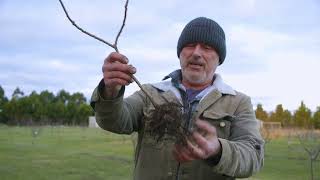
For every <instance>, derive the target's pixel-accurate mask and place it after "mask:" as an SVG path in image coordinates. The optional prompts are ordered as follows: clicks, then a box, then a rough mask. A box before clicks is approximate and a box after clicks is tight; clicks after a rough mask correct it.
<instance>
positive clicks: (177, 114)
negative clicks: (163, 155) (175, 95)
mask: <svg viewBox="0 0 320 180" xmlns="http://www.w3.org/2000/svg"><path fill="white" fill-rule="evenodd" d="M147 123H148V130H147V132H148V133H149V134H150V135H151V136H152V137H153V138H154V139H155V140H156V142H161V141H164V140H168V139H170V140H173V141H174V142H175V143H178V144H184V145H186V144H187V137H188V135H189V134H190V133H189V131H188V129H187V128H185V121H184V115H183V112H182V106H181V105H180V104H177V103H173V102H167V103H165V104H161V105H158V106H157V107H156V108H155V110H154V111H153V112H152V115H151V118H150V119H148V121H147Z"/></svg>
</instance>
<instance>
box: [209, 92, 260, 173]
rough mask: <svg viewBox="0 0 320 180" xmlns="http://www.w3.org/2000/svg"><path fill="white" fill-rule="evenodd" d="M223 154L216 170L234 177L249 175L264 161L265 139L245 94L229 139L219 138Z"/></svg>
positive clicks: (236, 113)
mask: <svg viewBox="0 0 320 180" xmlns="http://www.w3.org/2000/svg"><path fill="white" fill-rule="evenodd" d="M219 140H220V143H221V145H222V154H221V159H220V161H219V163H218V164H217V165H216V166H214V167H213V169H214V171H216V172H218V173H221V174H225V175H228V176H232V177H238V178H243V177H249V176H251V175H252V174H254V173H256V172H258V171H259V170H260V169H261V168H262V166H263V163H264V141H263V139H262V137H261V135H260V132H259V124H258V121H257V120H256V117H255V113H254V111H253V108H252V104H251V100H250V98H249V97H248V96H243V98H242V99H241V100H240V103H239V106H238V107H237V109H236V112H235V119H234V120H233V122H232V124H231V135H230V138H229V139H228V140H226V139H221V138H220V139H219Z"/></svg>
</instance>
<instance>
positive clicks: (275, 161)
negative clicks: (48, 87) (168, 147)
mask: <svg viewBox="0 0 320 180" xmlns="http://www.w3.org/2000/svg"><path fill="white" fill-rule="evenodd" d="M36 130H37V129H34V130H32V128H28V127H8V126H0V179H1V180H12V179H15V180H20V179H21V180H22V179H23V180H25V179H26V180H28V179H30V180H31V179H32V180H37V179H41V180H49V179H55V180H58V179H67V180H69V179H70V180H86V179H88V180H89V179H90V180H91V179H97V180H99V179H106V180H114V179H117V180H125V179H132V178H131V177H132V171H133V146H132V141H131V138H130V136H124V135H116V134H112V133H109V132H106V131H103V130H101V129H98V128H80V127H42V128H40V129H38V130H37V132H38V133H34V132H35V131H36ZM35 134H36V135H35ZM290 146H291V148H290V149H289V148H288V143H287V140H286V139H285V138H280V139H277V140H272V141H271V142H270V143H268V144H267V146H266V156H265V166H264V168H263V170H262V171H261V172H260V173H258V174H257V175H255V176H253V177H252V178H250V179H251V180H260V179H262V180H264V179H265V180H269V179H270V180H271V179H272V180H274V179H297V180H305V179H310V175H309V174H310V173H309V161H308V160H307V159H306V158H307V157H308V156H307V155H306V154H305V152H304V151H303V150H302V149H301V148H298V147H299V143H298V142H295V143H293V144H291V145H290ZM292 147H294V148H292ZM295 147H297V148H295ZM318 159H320V158H318ZM319 164H320V162H319V160H318V161H317V162H316V164H315V176H316V177H317V179H320V165H319Z"/></svg>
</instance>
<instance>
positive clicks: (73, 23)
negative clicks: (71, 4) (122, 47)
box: [59, 0, 118, 52]
mask: <svg viewBox="0 0 320 180" xmlns="http://www.w3.org/2000/svg"><path fill="white" fill-rule="evenodd" d="M59 2H60V4H61V6H62V8H63V11H64V13H65V14H66V16H67V18H68V20H69V21H70V22H71V24H72V25H73V26H75V27H76V28H77V29H79V30H80V31H81V32H83V33H85V34H87V35H88V36H91V37H93V38H94V39H96V40H98V41H101V42H103V43H105V44H107V45H108V46H110V47H112V48H113V49H115V50H116V51H117V49H118V48H117V47H116V46H115V45H113V44H111V43H109V42H107V41H106V40H104V39H102V38H99V37H97V36H96V35H94V34H91V33H89V32H87V31H85V30H84V29H82V28H81V27H79V26H78V25H77V24H76V23H75V22H74V21H73V20H72V19H71V18H70V16H69V14H68V11H67V9H66V8H65V6H64V4H63V2H62V0H59ZM117 52H118V51H117Z"/></svg>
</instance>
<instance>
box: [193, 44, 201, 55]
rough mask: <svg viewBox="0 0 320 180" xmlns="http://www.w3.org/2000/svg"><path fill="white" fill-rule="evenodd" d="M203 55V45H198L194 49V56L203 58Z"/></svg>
mask: <svg viewBox="0 0 320 180" xmlns="http://www.w3.org/2000/svg"><path fill="white" fill-rule="evenodd" d="M201 53H202V47H201V44H197V45H196V46H195V47H194V50H193V56H196V57H200V56H201Z"/></svg>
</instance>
